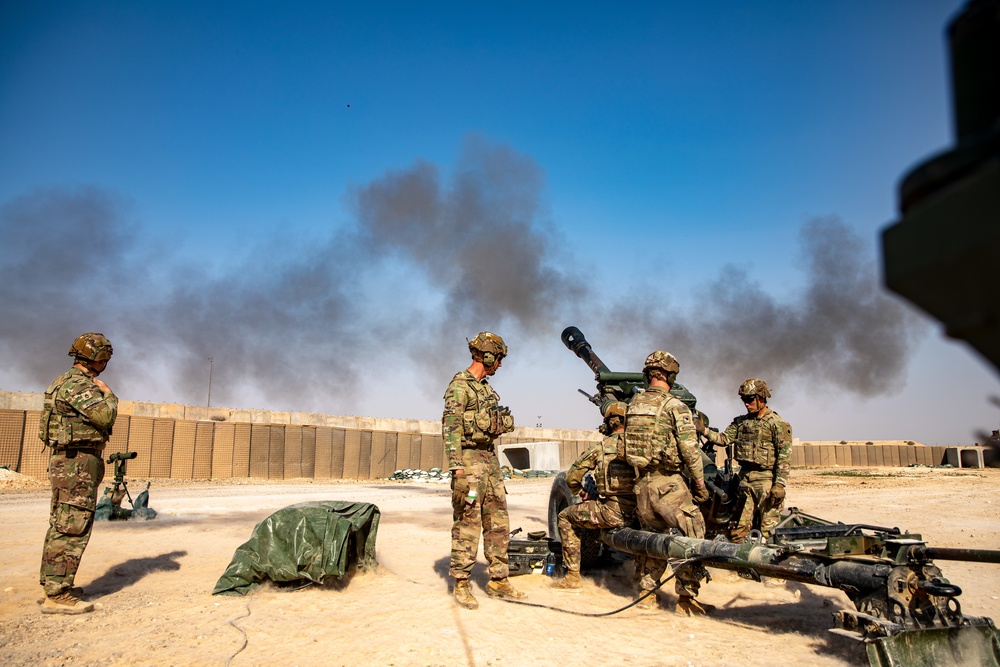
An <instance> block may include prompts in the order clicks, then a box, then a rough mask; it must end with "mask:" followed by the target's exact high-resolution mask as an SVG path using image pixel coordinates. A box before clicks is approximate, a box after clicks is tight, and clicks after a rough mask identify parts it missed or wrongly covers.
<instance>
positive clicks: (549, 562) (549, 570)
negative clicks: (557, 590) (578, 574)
mask: <svg viewBox="0 0 1000 667" xmlns="http://www.w3.org/2000/svg"><path fill="white" fill-rule="evenodd" d="M555 573H556V556H555V554H553V553H552V552H549V555H548V556H546V558H545V574H546V576H549V577H552V576H555Z"/></svg>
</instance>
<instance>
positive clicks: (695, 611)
mask: <svg viewBox="0 0 1000 667" xmlns="http://www.w3.org/2000/svg"><path fill="white" fill-rule="evenodd" d="M714 610H715V607H713V606H712V605H710V604H705V603H702V602H698V601H697V600H696V599H694V598H693V597H691V596H690V595H682V596H680V597H679V598H677V607H676V608H675V609H674V611H675V612H677V613H678V614H680V615H681V616H707V615H708V614H710V613H711V612H712V611H714Z"/></svg>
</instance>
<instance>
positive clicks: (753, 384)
mask: <svg viewBox="0 0 1000 667" xmlns="http://www.w3.org/2000/svg"><path fill="white" fill-rule="evenodd" d="M739 393H740V398H744V397H746V398H750V397H752V396H759V397H761V398H763V399H768V398H771V392H770V391H768V389H767V383H766V382H764V381H763V380H761V379H760V378H750V379H748V380H744V382H743V384H741V385H740V392H739Z"/></svg>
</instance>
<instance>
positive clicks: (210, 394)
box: [205, 357, 212, 408]
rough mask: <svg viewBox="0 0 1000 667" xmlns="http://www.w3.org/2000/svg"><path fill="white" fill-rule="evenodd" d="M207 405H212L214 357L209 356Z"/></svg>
mask: <svg viewBox="0 0 1000 667" xmlns="http://www.w3.org/2000/svg"><path fill="white" fill-rule="evenodd" d="M205 407H206V408H210V407H212V357H209V358H208V402H207V403H205Z"/></svg>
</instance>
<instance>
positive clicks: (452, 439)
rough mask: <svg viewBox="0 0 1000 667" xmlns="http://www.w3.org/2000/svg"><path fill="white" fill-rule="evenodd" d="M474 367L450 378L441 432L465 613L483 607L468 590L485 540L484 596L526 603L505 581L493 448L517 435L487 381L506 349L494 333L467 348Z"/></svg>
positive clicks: (505, 526)
mask: <svg viewBox="0 0 1000 667" xmlns="http://www.w3.org/2000/svg"><path fill="white" fill-rule="evenodd" d="M469 351H470V352H471V353H472V365H471V366H469V368H468V369H466V370H464V371H462V372H461V373H458V374H457V375H455V377H453V378H452V380H451V383H450V384H449V385H448V389H447V391H445V393H444V414H443V415H442V417H441V432H442V434H443V435H444V449H445V458H446V459H447V461H448V468H449V470H451V489H452V493H451V505H452V510H453V519H454V521H453V523H452V528H451V564H450V567H449V570H448V574H449V575H450V576H451V577H453V578H454V579H455V588H454V595H455V601H456V602H457V603H458V604H459V605H460V606H462V607H465V608H466V609H476V608H477V607H479V603H478V602H477V601H476V598H475V597H473V595H472V589H471V588H470V587H469V575H471V574H472V566H473V565H474V564H475V562H476V554H477V553H478V551H479V536H480V534H481V535H482V537H483V554H484V555H485V556H486V560H487V561H489V573H490V582H489V584H487V585H486V594H487V595H489V596H490V597H495V598H507V599H517V598H522V597H524V593H521V592H519V591H517V590H515V589H514V587H513V586H511V584H510V580H509V579H508V578H507V576H508V574H509V571H508V567H507V546H508V544H509V542H510V519H509V518H508V516H507V491H506V489H505V488H504V484H503V476H502V474H501V473H500V462H499V461H498V459H497V453H496V447H495V446H494V442H495V441H496V439H497V438H499V437H500V436H501V435H503V434H504V433H509V432H510V431H513V430H514V419H513V417H511V415H510V410H508V409H507V408H504V407H501V406H500V397H499V396H497V393H496V392H495V391H494V390H493V387H491V386H490V384H489V382H487V380H486V378H487V377H488V376H490V375H493V374H494V373H496V372H497V370H498V369H499V368H500V365H501V362H502V361H503V358H504V357H505V356H507V345H506V344H505V343H504V342H503V339H502V338H500V336H498V335H496V334H495V333H491V332H489V331H484V332H482V333H480V334H479V335H477V336H476V337H475V338H474V339H473V340H471V341H470V342H469Z"/></svg>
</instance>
